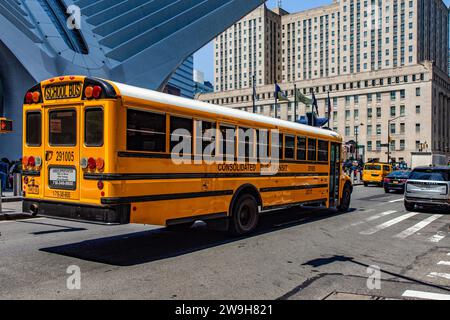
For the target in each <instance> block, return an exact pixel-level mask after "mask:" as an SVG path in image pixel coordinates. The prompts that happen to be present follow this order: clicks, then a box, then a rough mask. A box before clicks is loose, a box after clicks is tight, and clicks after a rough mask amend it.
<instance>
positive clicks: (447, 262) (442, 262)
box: [438, 261, 450, 266]
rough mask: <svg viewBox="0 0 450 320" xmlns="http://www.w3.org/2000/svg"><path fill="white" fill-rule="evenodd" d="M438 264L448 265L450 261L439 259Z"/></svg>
mask: <svg viewBox="0 0 450 320" xmlns="http://www.w3.org/2000/svg"><path fill="white" fill-rule="evenodd" d="M438 264H439V265H441V266H450V261H439V262H438Z"/></svg>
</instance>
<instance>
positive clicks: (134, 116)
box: [127, 109, 166, 152]
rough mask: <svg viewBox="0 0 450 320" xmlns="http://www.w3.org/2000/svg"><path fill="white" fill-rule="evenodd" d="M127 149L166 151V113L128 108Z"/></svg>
mask: <svg viewBox="0 0 450 320" xmlns="http://www.w3.org/2000/svg"><path fill="white" fill-rule="evenodd" d="M127 150H130V151H148V152H166V115H165V114H158V113H153V112H146V111H138V110H133V109H128V110H127Z"/></svg>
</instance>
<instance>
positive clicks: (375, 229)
mask: <svg viewBox="0 0 450 320" xmlns="http://www.w3.org/2000/svg"><path fill="white" fill-rule="evenodd" d="M418 214H419V213H418V212H410V213H407V214H404V215H402V216H400V217H397V218H395V219H392V220H389V221H387V222H385V223H382V224H380V225H378V226H375V227H373V228H370V229H367V230H365V231H361V232H360V234H364V235H371V234H374V233H376V232H378V231H380V230H383V229H386V228H388V227H391V226H393V225H394V224H397V223H399V222H402V221H403V220H406V219H409V218H411V217H414V216H415V215H418Z"/></svg>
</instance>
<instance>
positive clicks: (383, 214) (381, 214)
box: [350, 210, 397, 227]
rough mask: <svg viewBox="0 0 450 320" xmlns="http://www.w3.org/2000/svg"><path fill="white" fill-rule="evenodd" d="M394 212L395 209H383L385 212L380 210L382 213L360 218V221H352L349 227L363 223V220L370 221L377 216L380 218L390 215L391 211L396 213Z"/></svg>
mask: <svg viewBox="0 0 450 320" xmlns="http://www.w3.org/2000/svg"><path fill="white" fill-rule="evenodd" d="M396 212H397V211H395V210H390V211H385V212H382V213H379V214H376V215H373V216H370V217H369V218H367V219H364V220H362V221H358V222H355V223H352V224H351V225H350V227H354V226H357V225H360V224H363V223H365V222H370V221H373V220H376V219H379V218H381V217H384V216H387V215H390V214H393V213H396Z"/></svg>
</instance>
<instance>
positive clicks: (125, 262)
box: [40, 208, 354, 266]
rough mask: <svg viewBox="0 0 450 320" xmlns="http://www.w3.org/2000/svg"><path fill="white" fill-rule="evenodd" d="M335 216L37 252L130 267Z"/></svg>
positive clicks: (326, 213) (272, 217)
mask: <svg viewBox="0 0 450 320" xmlns="http://www.w3.org/2000/svg"><path fill="white" fill-rule="evenodd" d="M351 211H354V209H353V210H351ZM339 214H340V213H338V212H336V211H334V210H327V209H318V208H290V209H284V210H277V211H273V212H271V213H270V214H265V215H263V216H261V219H260V224H259V226H258V228H257V230H256V231H255V232H254V233H252V234H251V235H249V236H246V237H231V236H230V235H228V234H227V233H225V232H218V231H212V230H209V229H207V228H195V229H189V230H185V231H170V230H168V229H166V228H159V229H152V230H149V231H141V232H134V233H129V234H123V235H117V236H111V237H104V238H99V239H92V240H87V241H82V242H77V243H71V244H66V245H62V246H55V247H48V248H41V249H40V251H43V252H47V253H53V254H59V255H63V256H68V257H72V258H77V259H81V260H87V261H91V262H97V263H103V264H108V265H114V266H134V265H139V264H143V263H148V262H152V261H157V260H163V259H168V258H173V257H177V256H181V255H186V254H189V253H193V252H196V251H200V250H204V249H208V248H212V247H217V246H220V245H223V244H227V243H232V242H236V241H242V240H244V239H248V238H252V237H256V236H259V235H262V234H266V233H271V232H277V231H280V230H283V229H287V228H292V227H296V226H300V225H303V224H308V223H312V222H314V221H319V220H323V219H327V218H330V217H333V216H337V215H339Z"/></svg>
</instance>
